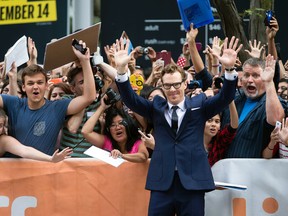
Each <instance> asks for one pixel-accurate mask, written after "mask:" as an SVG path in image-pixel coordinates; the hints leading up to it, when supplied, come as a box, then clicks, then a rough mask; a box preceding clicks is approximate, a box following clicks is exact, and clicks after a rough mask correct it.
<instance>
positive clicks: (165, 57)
mask: <svg viewBox="0 0 288 216" xmlns="http://www.w3.org/2000/svg"><path fill="white" fill-rule="evenodd" d="M160 58H161V59H162V60H163V61H164V66H165V65H167V64H170V63H171V52H157V53H156V59H160Z"/></svg>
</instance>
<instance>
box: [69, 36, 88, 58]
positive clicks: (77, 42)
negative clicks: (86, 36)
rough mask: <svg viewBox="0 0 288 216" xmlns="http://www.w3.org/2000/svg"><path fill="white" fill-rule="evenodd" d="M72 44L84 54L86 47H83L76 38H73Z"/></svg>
mask: <svg viewBox="0 0 288 216" xmlns="http://www.w3.org/2000/svg"><path fill="white" fill-rule="evenodd" d="M72 46H73V47H74V48H75V49H77V50H78V51H80V52H81V53H82V54H83V55H85V53H86V51H87V48H83V46H82V44H79V41H78V40H77V39H73V41H72Z"/></svg>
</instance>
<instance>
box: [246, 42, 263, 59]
mask: <svg viewBox="0 0 288 216" xmlns="http://www.w3.org/2000/svg"><path fill="white" fill-rule="evenodd" d="M249 45H250V49H251V51H249V50H245V52H247V53H248V54H249V55H250V56H251V57H253V58H260V56H261V52H262V50H263V48H264V46H263V45H262V46H261V41H258V43H257V40H254V42H253V44H252V42H251V41H250V40H249Z"/></svg>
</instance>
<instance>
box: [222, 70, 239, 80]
mask: <svg viewBox="0 0 288 216" xmlns="http://www.w3.org/2000/svg"><path fill="white" fill-rule="evenodd" d="M237 77H238V73H237V72H236V71H235V70H233V71H232V72H227V71H225V79H227V80H230V81H233V80H236V79H237Z"/></svg>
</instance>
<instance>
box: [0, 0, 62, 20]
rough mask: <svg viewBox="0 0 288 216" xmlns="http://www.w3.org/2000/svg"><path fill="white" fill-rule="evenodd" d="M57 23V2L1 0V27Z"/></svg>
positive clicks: (52, 0) (51, 0)
mask: <svg viewBox="0 0 288 216" xmlns="http://www.w3.org/2000/svg"><path fill="white" fill-rule="evenodd" d="M51 21H57V10H56V0H48V1H47V0H46V1H41V0H39V1H35V0H18V1H15V0H14V1H13V0H0V25H8V24H9V25H10V24H21V23H34V22H51Z"/></svg>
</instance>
